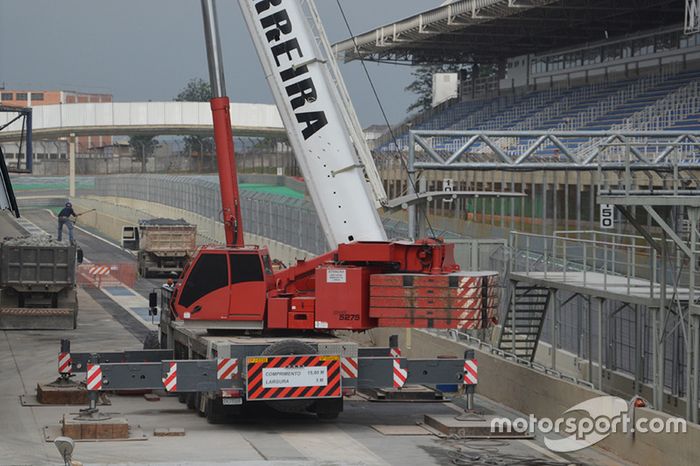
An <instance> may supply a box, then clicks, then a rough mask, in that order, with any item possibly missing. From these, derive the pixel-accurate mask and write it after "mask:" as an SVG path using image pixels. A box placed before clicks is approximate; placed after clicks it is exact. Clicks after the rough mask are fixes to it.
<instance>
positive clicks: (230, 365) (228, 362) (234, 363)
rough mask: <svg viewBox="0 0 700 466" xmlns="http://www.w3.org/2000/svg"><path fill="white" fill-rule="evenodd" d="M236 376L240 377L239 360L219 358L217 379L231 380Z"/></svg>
mask: <svg viewBox="0 0 700 466" xmlns="http://www.w3.org/2000/svg"><path fill="white" fill-rule="evenodd" d="M236 375H238V359H235V358H219V360H218V362H217V365H216V378H217V379H219V380H230V379H233V377H234V376H236Z"/></svg>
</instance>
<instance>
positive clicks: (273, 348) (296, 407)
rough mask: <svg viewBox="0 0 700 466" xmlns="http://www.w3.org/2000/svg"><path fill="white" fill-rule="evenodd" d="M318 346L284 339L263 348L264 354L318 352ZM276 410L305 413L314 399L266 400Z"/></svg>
mask: <svg viewBox="0 0 700 466" xmlns="http://www.w3.org/2000/svg"><path fill="white" fill-rule="evenodd" d="M316 353H317V351H316V348H314V347H313V346H311V345H309V344H308V343H304V342H303V341H299V340H282V341H278V342H277V343H273V344H271V345H270V346H268V347H267V348H265V349H264V350H263V352H262V353H261V355H262V356H276V355H285V356H286V355H295V354H316ZM266 403H267V405H268V406H270V407H271V408H272V409H274V410H275V411H279V412H282V413H304V412H306V411H308V410H309V408H310V407H311V405H313V401H310V400H284V401H269V402H266Z"/></svg>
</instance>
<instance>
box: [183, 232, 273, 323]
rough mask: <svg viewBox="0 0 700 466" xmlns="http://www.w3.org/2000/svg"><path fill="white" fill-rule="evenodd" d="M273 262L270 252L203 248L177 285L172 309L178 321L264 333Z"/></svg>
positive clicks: (248, 249) (252, 248)
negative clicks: (217, 322) (224, 324)
mask: <svg viewBox="0 0 700 466" xmlns="http://www.w3.org/2000/svg"><path fill="white" fill-rule="evenodd" d="M272 274H273V271H272V262H271V260H270V255H269V252H268V250H267V248H259V247H257V246H248V247H243V248H237V249H231V248H226V247H223V246H203V247H202V248H201V249H199V251H198V252H197V254H196V255H195V257H194V258H193V259H192V261H191V262H190V264H189V265H188V266H187V267H186V269H185V271H184V272H183V274H182V279H181V280H180V281H179V282H178V283H177V284H176V285H175V290H174V293H173V298H172V301H171V309H172V311H173V313H174V314H175V315H174V317H175V319H177V320H182V321H185V322H186V323H193V324H196V323H197V322H199V321H204V322H205V323H206V324H205V325H206V326H208V327H210V326H214V327H215V328H222V327H221V325H216V321H219V322H220V323H224V322H225V323H226V324H227V325H226V327H227V328H236V329H262V328H263V323H264V319H265V305H266V299H267V290H268V287H269V286H271V285H272V281H273V278H272Z"/></svg>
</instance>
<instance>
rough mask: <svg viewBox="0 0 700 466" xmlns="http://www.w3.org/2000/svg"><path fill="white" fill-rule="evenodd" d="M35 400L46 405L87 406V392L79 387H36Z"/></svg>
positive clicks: (40, 385)
mask: <svg viewBox="0 0 700 466" xmlns="http://www.w3.org/2000/svg"><path fill="white" fill-rule="evenodd" d="M36 399H37V401H38V402H39V403H41V404H47V405H87V404H88V396H87V390H85V388H84V387H82V386H80V385H77V384H75V385H67V386H52V385H50V384H47V385H42V384H37V385H36Z"/></svg>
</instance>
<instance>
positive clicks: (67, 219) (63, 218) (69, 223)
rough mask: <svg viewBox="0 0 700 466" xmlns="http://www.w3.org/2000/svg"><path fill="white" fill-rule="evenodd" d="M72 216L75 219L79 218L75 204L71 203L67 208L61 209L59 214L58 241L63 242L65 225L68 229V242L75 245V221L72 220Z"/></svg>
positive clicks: (67, 204) (67, 203)
mask: <svg viewBox="0 0 700 466" xmlns="http://www.w3.org/2000/svg"><path fill="white" fill-rule="evenodd" d="M71 216H72V217H74V218H78V214H76V213H75V211H74V210H73V204H71V203H70V202H66V206H65V207H64V208H63V209H61V211H60V212H59V213H58V236H57V238H58V240H59V241H63V225H65V226H66V227H68V240H69V241H70V242H71V244H73V243H74V242H75V239H73V222H74V221H73V220H71Z"/></svg>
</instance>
